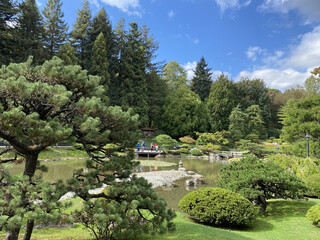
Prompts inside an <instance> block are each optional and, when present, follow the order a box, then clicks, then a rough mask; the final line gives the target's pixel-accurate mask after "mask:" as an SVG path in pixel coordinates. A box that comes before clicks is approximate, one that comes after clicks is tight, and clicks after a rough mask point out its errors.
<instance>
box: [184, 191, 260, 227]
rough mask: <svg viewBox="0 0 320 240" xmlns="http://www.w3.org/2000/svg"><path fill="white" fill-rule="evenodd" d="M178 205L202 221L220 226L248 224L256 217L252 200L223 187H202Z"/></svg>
mask: <svg viewBox="0 0 320 240" xmlns="http://www.w3.org/2000/svg"><path fill="white" fill-rule="evenodd" d="M178 207H179V208H180V209H181V210H182V211H184V212H186V213H188V214H189V215H190V216H191V217H192V218H194V219H196V220H198V221H199V222H201V223H206V224H213V225H219V226H230V225H231V226H239V225H247V224H249V223H250V222H251V221H252V220H254V219H255V217H256V211H255V209H254V207H253V205H252V204H251V202H250V201H249V200H248V199H246V198H245V197H243V196H241V195H240V194H238V193H234V192H231V191H229V190H226V189H222V188H200V189H199V190H196V191H193V192H191V193H189V194H187V195H186V196H184V197H183V198H182V199H181V200H180V202H179V204H178Z"/></svg>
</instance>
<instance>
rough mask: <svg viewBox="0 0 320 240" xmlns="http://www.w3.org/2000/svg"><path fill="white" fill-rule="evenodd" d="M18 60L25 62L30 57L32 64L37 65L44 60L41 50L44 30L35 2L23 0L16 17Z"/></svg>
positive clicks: (43, 52) (42, 50)
mask: <svg viewBox="0 0 320 240" xmlns="http://www.w3.org/2000/svg"><path fill="white" fill-rule="evenodd" d="M17 22H18V27H17V31H18V39H19V40H18V41H19V45H18V46H17V51H16V53H17V55H18V60H19V61H20V62H21V61H25V60H27V58H28V57H29V56H30V55H32V56H33V57H34V58H33V60H34V63H35V64H39V63H42V62H43V61H44V60H45V51H44V48H43V36H44V28H43V24H42V17H41V14H40V12H39V9H38V7H37V4H36V2H35V0H25V1H23V2H22V3H21V4H20V5H19V17H18V21H17Z"/></svg>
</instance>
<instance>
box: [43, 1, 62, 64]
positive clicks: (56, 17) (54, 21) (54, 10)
mask: <svg viewBox="0 0 320 240" xmlns="http://www.w3.org/2000/svg"><path fill="white" fill-rule="evenodd" d="M61 6H62V2H61V1H60V0H48V2H47V4H46V6H45V7H44V9H43V12H42V13H43V16H44V29H45V47H46V48H47V51H48V53H49V58H50V59H51V58H52V57H53V56H54V55H56V53H57V52H58V50H59V47H60V46H61V45H62V44H63V43H64V42H65V40H66V37H67V32H68V26H67V24H66V23H65V21H64V20H63V17H64V14H63V12H62V10H61Z"/></svg>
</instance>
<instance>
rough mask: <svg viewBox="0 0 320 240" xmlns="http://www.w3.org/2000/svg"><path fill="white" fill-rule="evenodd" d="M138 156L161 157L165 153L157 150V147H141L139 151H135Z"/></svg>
mask: <svg viewBox="0 0 320 240" xmlns="http://www.w3.org/2000/svg"><path fill="white" fill-rule="evenodd" d="M135 152H136V155H138V156H141V157H155V156H157V155H161V154H162V153H163V151H162V150H161V148H158V149H156V148H155V147H153V148H151V147H140V148H139V149H138V148H136V149H135Z"/></svg>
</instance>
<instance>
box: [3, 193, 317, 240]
mask: <svg viewBox="0 0 320 240" xmlns="http://www.w3.org/2000/svg"><path fill="white" fill-rule="evenodd" d="M318 203H320V200H318V199H317V200H315V199H312V200H309V201H291V200H273V201H269V202H268V207H267V214H266V215H265V216H261V217H258V219H257V221H256V222H255V223H253V224H252V226H250V227H248V228H246V229H228V228H225V229H222V228H215V227H211V226H205V225H201V224H197V223H194V222H193V221H191V220H190V219H189V218H188V217H187V216H186V215H184V214H182V213H179V212H178V213H177V218H176V219H175V223H176V227H177V230H176V231H175V232H174V233H168V234H166V235H156V236H150V235H145V236H142V237H140V238H138V239H139V240H147V239H151V238H152V239H155V240H157V239H159V240H160V239H161V240H162V239H181V240H193V239H197V240H198V239H199V240H201V239H203V240H207V239H221V240H222V239H223V240H224V239H227V240H228V239H230V240H233V239H234V240H242V239H257V240H278V239H279V240H283V239H284V240H287V239H299V240H300V239H306V240H318V239H320V228H317V227H315V226H313V225H312V224H311V223H310V222H309V221H308V220H307V219H306V217H305V215H306V213H307V211H308V209H309V208H310V207H312V206H313V205H315V204H318ZM76 204H77V203H76ZM78 206H79V205H78ZM22 233H23V231H22ZM4 236H5V235H4V234H1V233H0V239H3V238H4ZM32 239H34V240H40V239H41V240H49V239H50V240H51V239H52V240H53V239H55V240H56V239H59V240H69V239H70V240H71V239H85V240H89V239H91V238H90V233H89V232H88V231H87V230H85V229H84V228H83V227H82V225H80V224H76V225H75V227H74V228H71V229H55V228H51V229H41V230H34V234H33V238H32Z"/></svg>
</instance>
